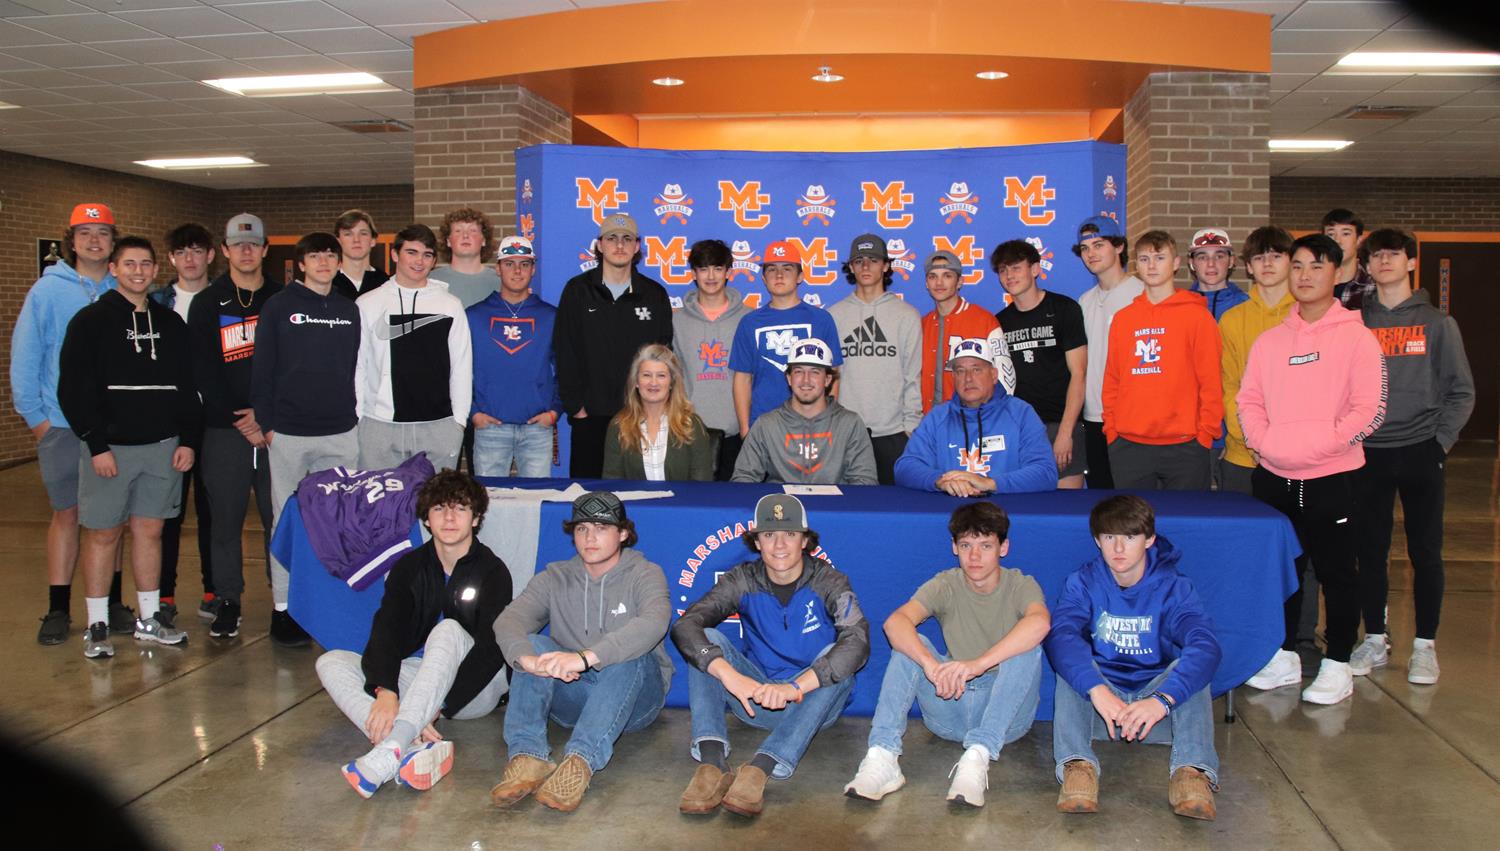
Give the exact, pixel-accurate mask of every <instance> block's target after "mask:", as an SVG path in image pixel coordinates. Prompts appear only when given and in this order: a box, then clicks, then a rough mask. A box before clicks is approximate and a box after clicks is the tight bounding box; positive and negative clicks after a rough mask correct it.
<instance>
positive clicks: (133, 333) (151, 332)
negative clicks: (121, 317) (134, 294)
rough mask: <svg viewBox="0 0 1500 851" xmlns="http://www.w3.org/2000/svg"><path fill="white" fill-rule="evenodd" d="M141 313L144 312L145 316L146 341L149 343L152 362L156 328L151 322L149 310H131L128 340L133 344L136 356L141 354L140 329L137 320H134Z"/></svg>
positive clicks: (154, 355) (154, 350) (154, 354)
mask: <svg viewBox="0 0 1500 851" xmlns="http://www.w3.org/2000/svg"><path fill="white" fill-rule="evenodd" d="M142 312H144V313H145V314H146V339H147V340H149V341H150V342H151V359H152V360H156V327H155V325H154V324H153V323H152V321H151V311H150V310H146V311H140V310H132V311H130V339H131V342H133V343H135V353H136V354H140V353H141V328H140V325H139V324H138V322H139V320H137V319H136V314H138V313H142Z"/></svg>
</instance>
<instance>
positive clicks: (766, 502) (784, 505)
mask: <svg viewBox="0 0 1500 851" xmlns="http://www.w3.org/2000/svg"><path fill="white" fill-rule="evenodd" d="M755 531H757V532H806V531H807V509H805V508H803V507H802V500H800V499H798V498H796V497H795V496H792V495H791V494H788V493H772V494H766V495H765V496H763V497H761V498H760V501H759V502H757V503H755Z"/></svg>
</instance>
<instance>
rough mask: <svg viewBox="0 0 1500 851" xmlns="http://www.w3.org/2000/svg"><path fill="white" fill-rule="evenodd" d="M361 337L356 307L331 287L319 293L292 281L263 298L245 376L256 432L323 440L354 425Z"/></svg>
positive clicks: (299, 282)
mask: <svg viewBox="0 0 1500 851" xmlns="http://www.w3.org/2000/svg"><path fill="white" fill-rule="evenodd" d="M359 334H360V325H359V308H358V307H357V306H356V305H355V304H354V302H352V301H350V300H349V299H347V298H345V297H344V296H342V295H340V294H339V293H338V292H337V291H335V290H332V289H330V290H329V291H328V295H318V294H317V293H316V292H314V291H312V290H310V289H308V288H307V285H306V284H303V283H302V282H301V281H294V282H293V283H292V284H291V286H288V287H287V288H286V289H284V290H282V291H281V292H279V293H277V294H276V295H273V296H271V297H270V298H269V299H267V300H266V306H265V307H263V308H261V311H260V321H259V322H258V323H257V324H256V333H255V337H256V339H255V358H254V359H253V360H254V363H253V365H252V366H251V377H250V401H251V404H252V405H253V407H254V408H255V422H256V423H257V424H258V425H259V426H260V427H261V430H262V431H274V432H277V433H285V434H292V435H297V436H299V437H322V436H324V435H329V434H343V433H344V432H346V431H348V430H349V429H351V428H354V426H355V424H356V423H358V422H359V416H358V414H357V413H356V412H355V408H354V365H355V363H356V362H357V361H358V360H359Z"/></svg>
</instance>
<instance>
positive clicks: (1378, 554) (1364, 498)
mask: <svg viewBox="0 0 1500 851" xmlns="http://www.w3.org/2000/svg"><path fill="white" fill-rule="evenodd" d="M1446 462H1447V455H1446V453H1444V452H1443V447H1442V446H1441V445H1440V444H1439V443H1438V442H1437V440H1436V439H1434V440H1427V441H1424V442H1422V443H1414V444H1412V445H1410V446H1397V447H1391V448H1378V447H1373V446H1366V447H1365V466H1364V469H1362V470H1360V471H1359V474H1358V476H1357V482H1358V486H1359V500H1360V502H1359V524H1358V527H1359V528H1358V533H1359V540H1358V544H1357V546H1358V553H1359V596H1360V606H1361V607H1362V608H1363V609H1364V615H1365V632H1370V633H1377V634H1383V633H1385V631H1386V622H1385V606H1386V594H1387V593H1388V590H1389V579H1388V577H1387V567H1388V559H1389V556H1390V552H1391V528H1392V526H1394V525H1395V516H1394V513H1395V508H1396V495H1397V494H1400V495H1401V513H1402V515H1403V516H1404V518H1405V527H1406V554H1407V555H1408V556H1409V557H1410V558H1411V568H1412V574H1413V576H1414V584H1413V587H1412V597H1413V600H1414V602H1415V604H1416V609H1417V635H1416V637H1417V638H1437V630H1438V619H1439V617H1440V616H1441V615H1442V610H1443V479H1444V474H1443V465H1444V464H1445V463H1446Z"/></svg>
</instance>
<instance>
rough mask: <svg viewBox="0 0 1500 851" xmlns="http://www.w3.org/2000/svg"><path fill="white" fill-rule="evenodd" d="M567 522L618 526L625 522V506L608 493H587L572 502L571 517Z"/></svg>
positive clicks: (617, 498)
mask: <svg viewBox="0 0 1500 851" xmlns="http://www.w3.org/2000/svg"><path fill="white" fill-rule="evenodd" d="M569 522H572V523H608V524H609V525H611V526H619V525H620V524H622V523H624V522H625V504H624V503H622V502H620V498H619V497H617V496H615V495H614V494H612V493H610V492H609V491H589V492H588V493H586V494H584V495H583V496H580V497H579V498H577V499H575V500H573V516H572V517H571V518H569Z"/></svg>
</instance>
